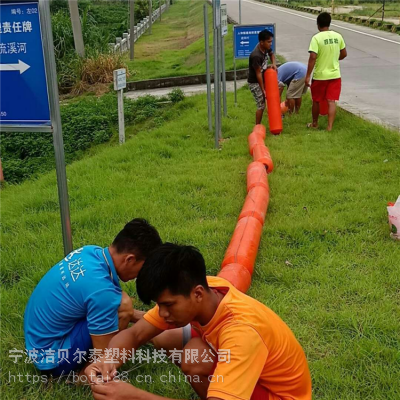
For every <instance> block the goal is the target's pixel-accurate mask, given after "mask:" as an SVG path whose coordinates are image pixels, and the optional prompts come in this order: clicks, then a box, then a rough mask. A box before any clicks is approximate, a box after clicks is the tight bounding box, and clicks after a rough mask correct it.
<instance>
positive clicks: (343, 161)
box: [1, 89, 400, 400]
mask: <svg viewBox="0 0 400 400" xmlns="http://www.w3.org/2000/svg"><path fill="white" fill-rule="evenodd" d="M238 102H239V106H238V107H234V105H233V94H231V93H228V106H229V108H228V110H229V117H228V118H225V119H223V136H224V141H223V144H222V150H221V151H217V150H214V149H213V144H214V140H213V135H212V133H210V132H208V130H207V110H206V96H205V95H200V96H196V97H193V98H188V99H186V100H185V101H184V102H182V103H180V104H177V105H176V106H174V109H173V112H174V115H175V117H174V119H172V120H170V121H167V122H165V123H163V124H160V126H159V127H158V128H156V129H152V130H149V131H141V132H139V133H138V134H136V135H135V136H133V137H132V138H131V139H130V140H128V141H127V143H126V144H125V145H124V146H118V145H109V144H108V145H101V146H98V147H96V148H95V149H93V150H92V156H91V157H89V158H86V159H83V160H80V161H77V162H75V163H73V164H72V165H70V166H68V167H67V175H68V181H69V195H70V203H71V221H72V230H73V235H74V237H73V239H74V247H79V246H81V245H84V244H98V245H103V246H106V245H108V244H109V243H110V242H111V241H112V239H113V238H114V235H115V234H116V233H117V232H118V231H119V229H121V227H122V226H123V224H124V223H125V222H126V221H128V220H130V219H131V218H133V217H136V216H140V217H144V218H147V219H149V221H150V222H151V223H153V224H154V225H155V226H156V227H157V228H158V229H159V231H160V233H161V235H162V238H163V239H164V240H168V241H174V242H179V243H188V244H193V245H195V246H197V247H198V248H199V249H200V250H201V252H202V253H203V255H204V257H205V260H206V264H207V266H208V272H209V273H210V274H215V273H217V271H218V270H219V265H220V262H221V260H222V259H223V255H224V252H225V250H226V248H227V245H228V243H229V240H230V238H231V236H232V233H233V229H234V227H235V224H236V220H237V217H238V215H239V212H240V209H241V207H242V205H243V202H244V198H245V195H246V183H245V182H246V174H245V172H246V168H247V166H248V164H249V163H250V162H251V158H250V156H249V154H248V146H247V136H248V134H249V133H250V131H251V130H252V127H253V120H254V111H255V110H254V108H255V107H254V104H253V100H252V97H251V94H250V93H249V91H248V90H246V89H242V90H239V92H238ZM309 118H310V100H309V98H307V99H305V101H304V103H303V108H302V111H301V114H300V115H297V116H293V117H291V118H285V120H284V132H283V134H282V135H280V136H276V137H274V136H270V135H268V137H267V139H266V142H267V145H268V146H269V149H270V151H271V155H272V157H273V160H274V163H275V170H274V171H273V173H272V174H271V175H269V182H270V188H271V200H270V205H269V209H268V215H267V218H266V222H265V226H264V230H263V238H262V242H261V245H260V249H259V254H258V258H257V263H256V266H255V273H254V277H253V283H252V286H251V288H250V291H249V294H250V295H251V296H253V297H255V298H257V299H258V300H260V301H261V302H263V303H265V304H266V305H267V306H269V307H270V308H272V309H273V310H274V311H276V312H277V313H278V314H279V315H280V316H281V317H282V318H283V319H284V320H285V321H286V322H287V324H288V325H289V326H290V327H291V329H292V330H293V331H294V333H295V335H296V336H297V338H298V340H299V341H300V343H301V344H302V346H303V347H304V349H305V352H306V354H307V358H308V360H309V363H310V369H311V375H312V378H313V390H314V398H315V399H326V400H328V399H329V400H337V399H341V400H354V399H360V400H361V399H362V400H365V399H374V400H377V399H382V400H384V399H385V400H387V399H395V398H399V395H400V383H399V380H398V376H399V374H400V362H399V361H400V352H399V331H400V322H399V321H400V304H399V303H400V301H399V300H400V299H399V293H398V288H399V287H400V275H399V273H398V266H399V264H400V246H399V244H398V243H397V242H394V241H393V240H391V239H390V238H389V229H388V223H387V211H386V204H387V202H388V201H394V200H395V199H396V198H397V196H398V194H399V193H398V190H399V176H400V137H399V135H398V133H395V132H392V131H389V130H386V129H385V128H383V127H380V126H376V125H373V124H371V123H369V122H366V121H363V120H361V119H359V118H357V117H354V116H352V115H351V114H348V113H347V112H345V111H342V110H339V112H338V116H337V121H336V124H335V126H334V131H333V132H331V133H327V132H326V131H324V130H322V129H323V128H324V127H325V126H326V120H324V119H322V120H321V130H318V131H314V130H312V131H311V130H308V129H306V128H305V125H306V122H309ZM127 129H128V135H127V136H128V137H129V136H130V134H132V129H133V127H128V128H127ZM1 194H2V202H1V206H2V247H1V261H2V265H1V267H2V269H1V280H2V287H1V294H2V303H1V311H2V326H1V331H2V332H1V334H2V340H1V358H2V372H1V374H2V386H1V390H2V396H3V397H2V398H4V399H12V400H14V399H43V400H50V399H51V400H54V399H90V398H91V395H90V390H89V388H88V387H80V388H76V387H73V386H71V385H67V384H66V383H65V382H64V381H62V382H59V383H58V382H51V383H47V384H44V383H35V384H32V383H28V382H27V378H26V377H22V378H18V376H17V374H18V373H21V374H26V373H29V374H34V373H35V370H34V368H33V367H32V365H29V364H25V363H24V362H23V361H20V362H19V363H18V364H14V363H13V362H12V360H11V359H10V358H9V357H8V355H9V354H8V352H9V350H10V349H13V348H16V349H23V346H24V339H23V328H22V327H23V312H24V308H25V305H26V302H27V300H28V298H29V295H30V293H31V292H32V290H33V288H34V287H35V285H36V284H37V282H38V281H39V280H40V279H41V277H42V276H43V274H44V273H45V272H46V271H47V270H48V269H49V268H50V267H51V266H52V265H53V264H55V263H56V262H57V261H58V260H59V259H61V258H62V257H63V254H62V241H61V233H60V232H61V229H60V222H59V212H58V200H57V188H56V177H55V173H49V174H47V175H44V176H43V177H41V178H40V179H38V180H36V181H33V182H25V183H23V184H21V185H19V186H16V187H7V188H6V189H5V190H2V193H1ZM125 288H126V290H127V291H128V292H129V293H130V294H132V295H134V290H135V285H134V283H129V284H127V285H126V286H125ZM138 307H141V305H140V304H138ZM131 367H132V366H131V365H128V366H126V369H130V368H131ZM168 371H170V372H171V373H172V374H174V375H175V376H176V377H177V378H176V379H177V381H176V383H173V382H171V383H166V384H163V383H161V382H160V381H159V379H158V378H159V376H160V375H161V374H167V375H168ZM137 373H138V374H149V375H151V376H152V377H153V383H141V384H139V383H137V382H135V377H136V374H137ZM179 376H180V375H178V370H177V368H176V367H174V366H172V365H164V366H162V365H159V364H148V365H144V366H142V367H140V369H139V370H138V371H137V372H131V373H130V377H131V379H132V382H135V384H136V385H137V386H139V387H141V388H143V389H146V390H149V391H152V392H154V393H157V394H160V395H162V396H167V397H172V398H193V399H194V398H196V396H195V395H194V393H193V392H192V391H191V389H190V387H189V385H188V384H185V383H183V380H184V378H183V377H182V376H181V382H179V381H178V378H179ZM13 377H15V378H13ZM18 379H21V381H22V382H18ZM30 379H32V378H30ZM14 380H15V382H14Z"/></svg>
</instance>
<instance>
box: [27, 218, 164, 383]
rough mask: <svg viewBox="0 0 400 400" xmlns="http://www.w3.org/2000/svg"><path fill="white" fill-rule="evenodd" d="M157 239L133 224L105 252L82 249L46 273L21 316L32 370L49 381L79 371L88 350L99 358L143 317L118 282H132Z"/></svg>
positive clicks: (146, 227)
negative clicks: (40, 372)
mask: <svg viewBox="0 0 400 400" xmlns="http://www.w3.org/2000/svg"><path fill="white" fill-rule="evenodd" d="M159 245H161V239H160V236H159V234H158V232H157V231H156V229H155V228H154V227H153V226H151V225H150V224H149V223H147V221H145V220H143V219H139V218H137V219H133V220H132V221H130V222H129V223H127V224H126V225H125V227H124V229H123V230H122V231H121V232H120V233H119V234H118V235H117V237H116V238H115V240H114V241H113V243H112V245H111V246H109V247H105V248H102V247H98V246H84V247H81V248H80V249H77V250H75V251H73V252H72V253H70V254H68V255H67V256H66V257H65V258H64V259H62V260H61V261H60V262H58V263H57V264H56V265H55V266H54V267H53V268H51V269H50V271H48V272H47V273H46V275H45V276H44V277H43V278H42V279H41V281H40V282H39V283H38V285H37V286H36V288H35V290H34V291H33V293H32V295H31V297H30V299H29V302H28V305H27V306H26V310H25V316H24V332H25V347H26V350H27V353H28V355H29V357H30V358H31V360H32V361H33V363H34V365H35V366H36V367H37V368H38V369H39V370H42V371H46V373H48V374H52V375H53V376H60V375H66V374H69V373H70V372H71V371H77V370H79V369H80V368H81V367H82V366H83V365H84V361H85V359H87V358H86V357H85V356H87V353H88V352H89V350H90V349H96V350H94V352H95V353H96V354H95V355H97V357H98V356H100V355H101V354H102V352H103V351H104V349H105V348H106V347H107V345H108V343H109V341H110V340H111V338H112V337H113V336H115V335H116V334H117V332H119V331H121V330H123V329H126V328H127V327H128V324H129V323H130V322H136V320H137V319H139V318H140V317H141V316H142V314H141V313H140V312H136V311H135V310H134V309H133V307H132V300H131V298H130V297H129V296H128V295H127V294H126V293H125V292H123V291H122V290H121V287H120V284H119V280H120V279H121V280H122V281H123V282H127V281H129V280H131V279H134V278H136V277H137V275H138V273H139V271H140V269H141V267H142V266H143V263H144V260H145V258H146V257H147V256H148V255H149V254H150V252H151V251H153V250H154V249H155V248H156V247H157V246H159Z"/></svg>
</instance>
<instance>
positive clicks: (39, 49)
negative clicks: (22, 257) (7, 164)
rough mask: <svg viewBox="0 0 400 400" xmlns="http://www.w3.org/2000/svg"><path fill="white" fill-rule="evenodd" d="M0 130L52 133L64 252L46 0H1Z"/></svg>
mask: <svg viewBox="0 0 400 400" xmlns="http://www.w3.org/2000/svg"><path fill="white" fill-rule="evenodd" d="M0 81H1V85H0V131H2V132H38V133H40V132H51V133H52V134H53V143H54V153H55V161H56V172H57V185H58V195H59V202H60V212H61V226H62V233H63V244H64V253H65V254H68V253H69V252H70V251H72V235H71V223H70V216H69V202H68V189H67V179H66V171H65V157H64V144H63V138H62V131H61V117H60V107H59V97H58V86H57V74H56V64H55V58H54V46H53V35H52V31H51V16H50V6H49V1H48V0H36V1H32V0H31V1H26V0H25V1H24V0H14V1H4V0H3V1H2V2H1V3H0Z"/></svg>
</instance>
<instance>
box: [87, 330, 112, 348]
mask: <svg viewBox="0 0 400 400" xmlns="http://www.w3.org/2000/svg"><path fill="white" fill-rule="evenodd" d="M117 333H118V332H113V333H110V334H108V335H90V337H91V339H92V344H93V346H92V347H93V348H94V349H96V350H101V351H102V352H104V349H106V348H107V347H108V344H109V343H110V340H111V339H112V338H113V337H114V336H116V335H117Z"/></svg>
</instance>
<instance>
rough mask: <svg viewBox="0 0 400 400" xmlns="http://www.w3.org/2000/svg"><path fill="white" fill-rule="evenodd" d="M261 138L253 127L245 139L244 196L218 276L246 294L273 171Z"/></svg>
mask: <svg viewBox="0 0 400 400" xmlns="http://www.w3.org/2000/svg"><path fill="white" fill-rule="evenodd" d="M278 104H279V103H278ZM264 139H265V127H264V126H263V125H256V126H255V127H254V129H253V132H252V133H251V134H250V135H249V138H248V143H249V150H250V154H251V155H252V156H253V160H254V161H253V162H252V163H251V164H250V165H249V166H248V168H247V196H246V199H245V202H244V205H243V208H242V211H241V212H240V214H239V220H238V223H237V224H236V227H235V231H234V233H233V236H232V240H231V241H230V243H229V246H228V249H227V250H226V253H225V257H224V259H223V261H222V264H221V271H220V272H219V274H218V276H220V277H221V278H224V279H226V280H228V281H229V282H230V283H232V285H233V286H235V287H236V288H237V289H239V290H240V291H241V292H243V293H245V292H247V289H248V288H249V287H250V284H251V276H252V274H253V270H254V263H255V261H256V257H257V252H258V246H259V244H260V240H261V235H262V227H263V224H264V221H265V216H266V214H267V208H268V202H269V186H268V177H267V172H268V173H270V172H272V170H273V169H274V164H273V162H272V158H271V155H270V153H269V150H268V147H266V146H265V143H264Z"/></svg>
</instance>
